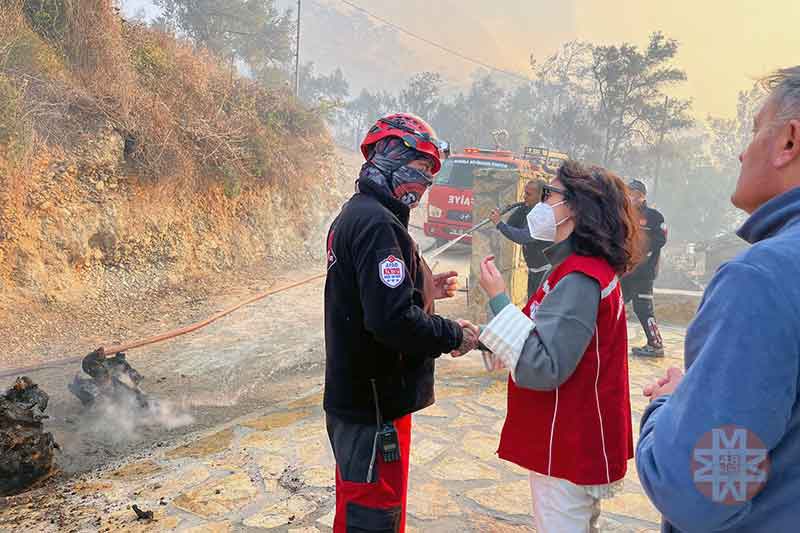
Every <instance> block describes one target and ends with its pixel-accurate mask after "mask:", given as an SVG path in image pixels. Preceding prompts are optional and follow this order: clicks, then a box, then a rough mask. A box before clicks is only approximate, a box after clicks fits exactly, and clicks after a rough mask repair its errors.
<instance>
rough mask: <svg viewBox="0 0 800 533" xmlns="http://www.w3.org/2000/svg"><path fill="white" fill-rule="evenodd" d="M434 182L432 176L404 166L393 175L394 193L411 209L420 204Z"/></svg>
mask: <svg viewBox="0 0 800 533" xmlns="http://www.w3.org/2000/svg"><path fill="white" fill-rule="evenodd" d="M432 181H433V180H432V179H431V176H430V174H427V173H425V172H423V171H421V170H419V169H416V168H412V167H410V166H408V165H403V166H402V167H400V168H398V169H397V170H395V171H394V172H393V173H392V191H393V192H394V195H395V197H396V198H397V199H398V200H400V201H401V202H403V203H404V204H405V205H407V206H409V207H411V206H414V205H416V204H417V203H419V200H420V198H422V195H423V194H425V191H426V190H428V187H429V186H430V185H431V183H432Z"/></svg>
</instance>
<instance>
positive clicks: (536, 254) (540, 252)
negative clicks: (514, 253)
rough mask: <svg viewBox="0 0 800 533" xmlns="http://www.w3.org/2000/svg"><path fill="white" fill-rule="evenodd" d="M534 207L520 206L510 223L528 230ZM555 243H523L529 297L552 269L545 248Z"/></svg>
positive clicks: (513, 226)
mask: <svg viewBox="0 0 800 533" xmlns="http://www.w3.org/2000/svg"><path fill="white" fill-rule="evenodd" d="M531 209H533V207H528V206H527V205H523V206H521V207H518V208H517V209H515V210H514V212H513V213H511V216H509V217H508V225H509V226H511V227H512V228H522V229H524V230H525V231H528V213H530V212H531ZM552 244H553V243H551V242H546V241H533V242H528V243H527V244H522V245H520V246H522V256H523V257H524V258H525V264H526V265H527V266H528V299H530V298H531V297H532V296H533V295H534V294H535V293H536V291H537V289H538V288H539V285H541V283H542V278H544V277H545V275H546V274H547V273H548V272H549V271H550V264H549V262H548V261H547V257H545V255H544V250H545V248H547V247H548V246H551V245H552Z"/></svg>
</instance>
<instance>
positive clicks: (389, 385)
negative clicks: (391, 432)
mask: <svg viewBox="0 0 800 533" xmlns="http://www.w3.org/2000/svg"><path fill="white" fill-rule="evenodd" d="M359 190H360V192H358V193H356V194H355V195H353V197H352V198H351V199H350V200H349V201H348V202H347V203H346V204H345V205H344V207H343V208H342V212H341V213H340V214H339V216H338V217H337V218H336V220H334V222H333V224H332V225H331V228H330V230H329V232H328V277H327V281H326V283H325V351H326V367H325V398H324V408H325V411H327V412H330V413H333V414H336V415H338V416H340V417H342V418H344V419H346V420H349V421H352V422H360V423H370V422H374V421H375V417H376V414H375V402H374V400H373V392H372V385H371V383H370V380H371V379H375V382H376V385H377V391H378V403H379V406H380V409H381V416H382V418H383V419H384V420H394V419H396V418H399V417H401V416H404V415H406V414H409V413H413V412H414V411H418V410H420V409H423V408H425V407H428V406H429V405H431V404H432V403H433V401H434V396H433V374H434V358H436V357H438V356H439V355H441V354H442V353H446V352H450V351H452V350H454V349H456V348H457V347H458V346H459V345H460V344H461V341H462V332H461V327H460V326H459V325H458V324H457V323H455V322H453V321H451V320H447V319H445V318H442V317H440V316H437V315H435V314H433V297H432V296H433V292H432V291H433V284H432V276H431V273H430V269H429V268H428V266H427V265H426V264H425V262H424V261H423V260H422V258H421V257H420V255H419V252H418V248H417V245H416V243H415V242H414V240H413V239H412V237H411V235H409V233H408V218H409V209H408V207H406V206H405V205H403V204H402V203H401V202H399V201H398V200H396V199H395V198H393V197H390V196H389V195H387V194H384V193H382V192H381V190H380V189H379V188H377V187H376V186H375V185H373V184H372V183H371V182H369V181H365V180H360V181H359Z"/></svg>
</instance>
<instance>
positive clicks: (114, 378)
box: [68, 350, 194, 442]
mask: <svg viewBox="0 0 800 533" xmlns="http://www.w3.org/2000/svg"><path fill="white" fill-rule="evenodd" d="M81 367H82V369H83V372H84V374H81V373H78V374H77V375H76V376H75V378H74V379H73V381H72V383H70V384H69V386H68V388H69V390H70V392H72V394H74V395H75V397H77V398H78V399H79V400H80V401H81V403H82V404H83V405H84V407H85V411H84V413H83V416H82V423H81V426H82V427H81V430H82V432H88V433H92V434H93V435H95V436H100V437H102V438H103V440H108V441H112V442H125V441H133V440H138V439H139V437H140V435H139V433H140V430H141V429H142V428H146V427H160V428H166V429H174V428H177V427H181V426H185V425H188V424H191V423H192V422H193V421H194V419H193V418H192V417H191V416H190V415H189V414H186V413H182V412H179V410H178V409H176V408H175V406H174V405H173V404H172V403H171V402H168V401H162V400H158V399H156V398H153V397H150V396H149V395H148V394H146V393H145V392H144V391H143V390H142V389H141V388H140V384H141V383H142V382H143V381H144V380H145V378H144V376H143V375H142V374H140V373H139V372H138V371H137V370H136V369H135V368H133V367H132V366H131V365H130V363H128V360H127V358H126V357H125V354H124V353H118V354H116V355H115V356H113V357H106V356H105V355H104V354H103V352H102V351H101V350H96V351H94V352H91V353H90V354H89V355H87V356H86V357H85V358H84V359H83V362H82V364H81ZM87 376H88V377H87Z"/></svg>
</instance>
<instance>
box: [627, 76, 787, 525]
mask: <svg viewBox="0 0 800 533" xmlns="http://www.w3.org/2000/svg"><path fill="white" fill-rule="evenodd" d="M765 87H767V88H768V89H769V91H770V95H769V97H768V99H766V100H765V103H764V105H763V107H762V109H761V110H760V111H759V113H758V115H757V116H756V117H755V121H754V129H753V139H752V141H751V142H750V145H749V146H748V147H747V149H746V150H745V151H744V152H743V153H742V154H741V155H740V156H739V160H740V161H741V163H742V168H741V173H740V175H739V181H738V183H737V185H736V191H735V192H734V193H733V196H732V198H731V201H732V202H733V204H734V205H735V206H736V207H738V208H739V209H742V210H744V211H745V212H747V213H748V214H749V215H750V218H749V219H748V220H747V222H745V224H744V225H743V226H742V228H741V229H740V230H739V236H740V237H741V238H743V239H745V240H746V241H748V242H749V243H751V244H752V246H751V247H750V248H749V249H748V250H747V251H745V252H744V253H742V254H741V255H739V256H738V257H737V258H735V259H733V260H732V261H730V262H728V263H726V264H724V265H723V266H722V267H720V269H719V270H718V271H717V273H716V275H715V276H714V279H713V280H712V281H711V283H710V284H709V286H708V288H707V289H706V291H705V295H704V297H703V301H702V302H701V304H700V308H699V310H698V313H697V317H696V318H695V320H694V321H693V322H692V324H691V325H690V327H689V329H688V331H687V332H686V345H685V359H686V375H685V376H683V375H682V373H681V371H680V370H678V369H674V368H672V369H670V370H669V371H668V373H667V376H666V377H665V378H663V379H661V380H659V381H658V382H657V383H654V384H652V385H650V386H648V387H646V388H645V390H644V394H645V395H646V396H649V397H650V398H651V403H650V405H649V406H648V408H647V409H646V411H645V413H644V416H643V417H642V426H641V435H640V438H639V442H638V445H637V450H636V464H637V468H638V471H639V478H640V480H641V482H642V486H643V487H644V489H645V491H646V492H647V495H648V496H649V497H650V499H651V500H652V502H653V504H654V505H655V506H656V507H657V508H658V509H659V511H661V513H662V514H663V517H664V524H663V526H662V530H663V531H671V532H674V531H685V532H690V531H737V532H738V531H742V532H744V531H748V532H749V531H776V532H778V531H798V529H800V525H799V524H800V511H798V509H797V498H798V495H800V401H799V400H800V393H799V389H798V384H799V383H800V66H796V67H792V68H788V69H783V70H780V71H778V72H776V73H775V74H773V75H771V76H770V77H768V78H767V79H766V80H765Z"/></svg>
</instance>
